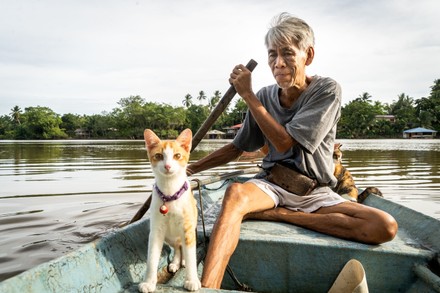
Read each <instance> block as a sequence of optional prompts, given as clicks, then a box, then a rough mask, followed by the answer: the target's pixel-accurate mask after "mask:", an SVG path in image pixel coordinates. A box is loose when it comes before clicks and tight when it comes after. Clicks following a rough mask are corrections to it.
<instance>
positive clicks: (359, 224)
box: [246, 202, 398, 244]
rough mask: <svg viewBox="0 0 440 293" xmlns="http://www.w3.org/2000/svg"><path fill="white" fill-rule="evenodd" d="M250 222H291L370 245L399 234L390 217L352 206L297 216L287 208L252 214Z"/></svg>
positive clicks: (320, 210) (298, 214)
mask: <svg viewBox="0 0 440 293" xmlns="http://www.w3.org/2000/svg"><path fill="white" fill-rule="evenodd" d="M246 218H248V219H260V220H269V221H280V222H288V223H291V224H295V225H297V226H301V227H304V228H308V229H310V230H314V231H318V232H321V233H324V234H328V235H332V236H336V237H339V238H344V239H349V240H354V241H358V242H363V243H368V244H380V243H384V242H387V241H390V240H392V239H393V238H394V236H395V235H396V233H397V227H398V225H397V222H396V220H395V219H394V218H393V217H392V216H391V215H389V214H388V213H386V212H384V211H381V210H379V209H376V208H372V207H369V206H365V205H361V204H358V203H352V202H343V203H341V204H338V205H334V206H330V207H322V208H320V209H319V210H317V211H315V212H314V213H303V212H294V211H291V210H288V209H286V208H282V207H278V208H275V209H271V210H267V211H262V212H258V213H252V214H250V215H248V216H247V217H246Z"/></svg>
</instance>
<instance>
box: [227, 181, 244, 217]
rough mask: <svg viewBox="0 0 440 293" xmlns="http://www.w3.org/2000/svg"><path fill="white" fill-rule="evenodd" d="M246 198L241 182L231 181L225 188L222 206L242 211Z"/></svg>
mask: <svg viewBox="0 0 440 293" xmlns="http://www.w3.org/2000/svg"><path fill="white" fill-rule="evenodd" d="M247 200H248V198H247V194H246V193H245V192H243V185H242V184H241V183H232V184H230V185H229V186H228V188H227V189H226V192H225V197H224V198H223V206H224V207H231V208H234V209H235V210H237V211H240V212H242V211H244V208H245V207H246V203H247Z"/></svg>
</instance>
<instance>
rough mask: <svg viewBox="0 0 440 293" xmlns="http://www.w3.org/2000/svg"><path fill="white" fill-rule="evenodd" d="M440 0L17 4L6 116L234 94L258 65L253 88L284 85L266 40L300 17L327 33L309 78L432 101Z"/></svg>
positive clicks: (346, 89)
mask: <svg viewBox="0 0 440 293" xmlns="http://www.w3.org/2000/svg"><path fill="white" fill-rule="evenodd" d="M438 8H440V4H438V3H437V1H431V0H421V1H419V2H417V3H415V2H414V3H413V2H410V1H406V0H403V1H376V0H373V1H364V2H353V1H347V0H339V1H331V2H330V1H323V0H314V1H309V2H304V1H303V2H298V3H294V2H292V1H284V0H276V1H275V2H267V1H250V0H249V1H248V0H246V1H232V0H226V1H212V2H210V3H208V2H207V1H175V0H172V1H140V0H139V1H124V2H121V1H61V2H60V1H53V0H43V1H26V2H19V1H12V0H6V1H3V2H2V10H1V11H0V115H2V114H3V113H9V112H10V109H11V108H12V107H13V106H15V105H16V104H18V105H19V106H20V107H22V108H24V107H27V106H35V105H41V106H48V107H50V108H52V109H53V110H54V111H55V112H58V113H61V114H63V113H68V112H73V113H80V114H92V113H99V112H101V111H110V110H111V109H113V108H114V107H116V106H117V101H119V99H121V98H124V97H128V96H130V95H141V96H142V97H143V98H145V99H147V100H150V101H157V102H164V103H171V104H173V105H181V101H182V100H183V97H184V96H185V95H186V94H187V93H190V94H192V95H194V96H196V95H197V94H198V92H199V91H200V90H204V91H205V92H206V93H207V95H208V96H209V95H210V94H212V93H213V92H214V91H215V90H220V91H221V92H225V91H226V90H227V88H228V87H229V85H228V83H227V79H228V76H229V73H230V70H231V68H232V67H233V66H234V65H235V64H237V63H246V62H247V61H248V60H249V59H250V58H254V59H255V60H257V61H258V62H259V65H258V66H257V68H256V69H255V71H254V74H253V86H254V90H255V91H256V90H258V89H259V88H260V87H262V86H264V85H267V84H270V83H273V78H272V77H271V74H270V71H269V68H268V67H267V65H266V51H265V48H264V43H263V37H264V34H265V32H266V30H267V27H268V24H269V22H270V20H271V18H272V17H273V16H274V15H275V14H277V13H279V12H281V11H283V10H284V11H289V12H291V13H293V14H295V15H297V16H299V17H302V18H304V19H305V20H306V21H308V22H309V23H310V24H311V25H312V26H313V28H314V30H315V33H316V40H317V42H316V57H315V60H314V63H313V64H312V66H311V67H310V68H309V73H311V74H319V75H324V76H331V77H333V78H335V79H336V80H337V81H338V82H339V83H341V85H342V88H343V93H344V95H343V102H347V101H349V100H351V99H353V98H356V97H357V96H358V95H360V94H362V93H363V92H369V93H370V94H372V96H373V99H379V100H381V101H382V102H391V101H392V100H393V99H395V98H396V97H397V95H398V94H400V93H401V92H405V93H406V94H409V95H410V96H413V97H414V98H419V97H421V96H426V95H428V94H429V87H430V86H431V85H432V83H433V81H434V80H435V79H437V78H439V76H438V70H437V68H439V67H440V60H439V59H440V57H438V56H440V40H439V38H440V37H439V36H438V34H437V31H436V30H437V28H438V27H440V21H439V20H438V17H437V15H435V14H436V11H438Z"/></svg>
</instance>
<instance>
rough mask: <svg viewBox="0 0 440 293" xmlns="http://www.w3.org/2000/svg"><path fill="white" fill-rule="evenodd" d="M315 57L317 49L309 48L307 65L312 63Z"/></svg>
mask: <svg viewBox="0 0 440 293" xmlns="http://www.w3.org/2000/svg"><path fill="white" fill-rule="evenodd" d="M313 57H315V49H314V48H313V47H309V48H308V49H307V60H306V65H307V66H309V65H310V64H312V61H313Z"/></svg>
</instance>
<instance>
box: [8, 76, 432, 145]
mask: <svg viewBox="0 0 440 293" xmlns="http://www.w3.org/2000/svg"><path fill="white" fill-rule="evenodd" d="M220 99H221V93H220V92H219V91H215V92H214V93H213V94H212V96H211V97H207V96H206V94H205V92H204V91H200V92H199V94H198V96H196V98H193V97H192V96H191V95H190V94H187V95H186V96H185V97H184V98H183V100H182V106H171V105H169V104H165V103H156V102H148V101H147V100H145V99H143V98H142V97H140V96H130V97H126V98H122V99H120V101H119V102H118V107H116V108H114V109H113V110H112V111H111V112H109V113H107V112H103V113H101V114H93V115H80V114H72V113H67V114H63V115H60V114H57V113H55V112H54V111H53V110H52V109H50V108H48V107H42V106H36V107H27V108H25V109H24V110H22V109H21V108H20V107H19V106H15V107H14V108H12V109H11V112H10V113H9V115H8V114H6V115H3V116H0V139H67V138H87V139H139V138H142V136H143V131H144V129H145V128H150V129H152V130H153V131H155V132H156V133H157V134H158V135H159V136H160V137H164V138H174V137H176V136H177V135H178V133H179V132H180V131H181V130H183V129H185V128H190V129H191V130H192V131H193V132H194V133H195V132H197V130H198V129H199V128H200V126H201V125H202V124H203V122H204V121H205V120H206V118H207V117H208V116H209V113H210V112H211V111H212V109H213V108H214V107H215V106H216V105H217V103H218V102H219V100H220ZM246 110H247V106H246V103H245V102H244V101H243V100H242V99H237V100H236V103H235V104H234V105H230V106H229V107H228V108H227V109H226V110H225V111H224V113H223V114H222V115H221V116H220V117H219V119H218V120H217V121H216V123H215V124H214V125H213V127H212V128H213V129H217V130H224V129H225V128H227V127H230V126H232V125H235V124H239V123H241V122H242V121H243V117H244V115H245V113H246ZM378 115H393V119H382V118H379V117H380V116H378ZM414 127H424V128H430V129H434V130H436V131H440V79H437V80H435V81H434V85H433V86H431V93H430V95H429V96H428V97H422V98H419V99H414V98H412V97H409V96H408V95H406V94H404V93H402V94H400V95H398V96H397V100H394V101H393V102H392V103H391V104H386V103H381V102H380V101H373V97H372V96H371V95H370V94H369V93H363V94H361V95H360V96H359V97H357V98H356V99H354V100H352V101H350V102H349V103H347V104H346V105H344V106H343V107H342V108H341V119H340V121H339V124H338V132H337V137H338V138H393V137H402V131H403V130H405V129H410V128H414Z"/></svg>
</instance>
